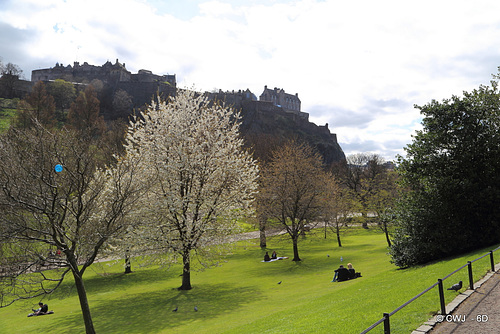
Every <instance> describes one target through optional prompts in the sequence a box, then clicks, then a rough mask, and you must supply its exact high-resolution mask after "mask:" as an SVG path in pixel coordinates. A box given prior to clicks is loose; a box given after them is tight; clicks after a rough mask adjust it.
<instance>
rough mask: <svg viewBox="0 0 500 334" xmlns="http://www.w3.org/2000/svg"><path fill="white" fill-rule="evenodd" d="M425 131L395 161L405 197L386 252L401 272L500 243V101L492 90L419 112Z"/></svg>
mask: <svg viewBox="0 0 500 334" xmlns="http://www.w3.org/2000/svg"><path fill="white" fill-rule="evenodd" d="M417 108H418V109H420V111H421V113H422V114H423V115H424V119H423V121H422V125H423V129H422V130H421V131H418V132H417V134H416V135H415V136H414V139H413V142H412V143H411V144H410V145H408V146H407V147H406V153H407V156H406V158H403V157H399V168H398V172H399V174H400V177H401V184H402V186H403V187H404V188H407V189H409V192H408V193H406V194H404V197H403V198H402V200H401V202H400V203H399V206H398V209H397V210H396V212H395V214H396V220H397V223H398V229H397V230H396V232H395V234H394V242H393V245H392V248H391V251H390V253H391V256H392V259H393V261H394V262H395V263H396V264H397V265H398V266H401V267H406V266H411V265H414V264H418V263H425V262H428V261H430V260H433V259H437V258H441V257H444V256H450V255H454V254H458V253H462V252H465V251H469V250H472V249H477V248H479V247H483V246H486V245H490V244H492V243H495V242H498V241H499V240H500V208H499V206H498V202H499V201H500V174H498V170H500V133H499V125H500V100H499V92H498V89H497V82H496V81H492V86H491V87H489V86H481V87H479V89H476V90H473V91H472V92H464V94H463V97H458V96H453V97H452V98H451V99H446V100H443V101H442V102H437V101H432V102H431V103H429V104H427V105H424V106H417Z"/></svg>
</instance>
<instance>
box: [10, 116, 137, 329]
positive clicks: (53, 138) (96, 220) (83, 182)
mask: <svg viewBox="0 0 500 334" xmlns="http://www.w3.org/2000/svg"><path fill="white" fill-rule="evenodd" d="M31 122H32V124H33V125H32V126H31V127H30V128H26V129H16V128H11V129H10V131H9V132H8V133H6V134H5V135H3V136H1V137H0V148H1V149H0V189H1V191H0V213H1V214H0V245H2V246H1V248H2V251H4V252H6V253H7V254H8V256H5V257H2V268H3V269H4V270H5V271H4V274H3V275H2V277H1V279H0V293H1V294H2V296H1V297H0V300H1V302H2V304H1V305H0V306H7V305H10V304H11V303H13V302H14V301H16V300H20V299H27V298H35V297H38V296H41V295H44V294H47V293H51V292H52V291H53V290H54V289H56V288H57V287H58V286H59V285H60V284H61V282H62V281H63V280H64V278H65V276H66V275H67V274H68V273H70V274H72V276H73V278H74V283H75V287H76V289H77V291H78V296H79V299H80V303H81V310H82V313H83V318H84V321H85V325H86V328H87V332H88V333H91V332H93V325H92V318H91V315H90V308H89V305H88V301H87V295H86V291H85V286H84V283H83V274H84V272H85V271H86V269H87V268H88V267H89V266H90V265H91V264H92V263H93V262H94V261H95V259H96V258H97V256H98V254H99V251H100V249H101V247H103V245H104V244H105V243H106V242H107V240H108V239H109V238H110V237H111V236H113V235H115V234H117V233H119V232H120V231H121V230H122V229H124V228H125V226H126V223H127V221H126V220H125V219H124V215H125V214H127V212H128V211H129V210H131V208H132V204H133V203H134V201H135V200H136V198H137V196H138V187H137V186H136V183H135V182H134V180H135V178H134V176H135V174H134V173H135V169H134V166H133V163H132V162H133V160H127V161H126V162H122V161H119V162H118V163H117V164H116V165H115V166H113V167H109V168H107V169H103V168H99V167H98V166H99V165H101V163H102V162H101V160H100V155H99V152H100V151H101V150H102V146H103V145H104V143H103V141H100V140H98V139H96V138H95V139H93V138H92V137H90V136H83V135H81V134H77V133H76V132H75V131H71V130H67V129H62V130H54V129H48V128H45V127H44V126H42V125H41V124H40V123H39V122H37V120H36V119H33V120H32V121H31ZM56 164H61V165H62V166H63V170H62V171H60V172H56V171H55V170H54V166H56ZM58 251H59V252H60V253H59V254H58ZM45 268H48V269H54V271H50V272H46V271H45V270H44V269H45ZM27 274H29V275H27Z"/></svg>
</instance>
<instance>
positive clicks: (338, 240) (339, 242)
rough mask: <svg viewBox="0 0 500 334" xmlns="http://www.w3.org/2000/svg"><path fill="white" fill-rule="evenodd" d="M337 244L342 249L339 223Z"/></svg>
mask: <svg viewBox="0 0 500 334" xmlns="http://www.w3.org/2000/svg"><path fill="white" fill-rule="evenodd" d="M337 242H338V244H339V247H342V242H341V241H340V228H339V224H338V223H337Z"/></svg>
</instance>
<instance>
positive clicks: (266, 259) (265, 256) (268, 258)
mask: <svg viewBox="0 0 500 334" xmlns="http://www.w3.org/2000/svg"><path fill="white" fill-rule="evenodd" d="M269 261H271V258H270V257H269V252H266V255H264V262H269Z"/></svg>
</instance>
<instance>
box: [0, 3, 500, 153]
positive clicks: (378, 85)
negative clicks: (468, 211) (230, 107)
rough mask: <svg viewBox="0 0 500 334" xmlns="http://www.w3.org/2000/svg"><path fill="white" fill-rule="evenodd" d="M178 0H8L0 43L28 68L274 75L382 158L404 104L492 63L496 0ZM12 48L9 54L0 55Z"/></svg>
mask: <svg viewBox="0 0 500 334" xmlns="http://www.w3.org/2000/svg"><path fill="white" fill-rule="evenodd" d="M182 3H183V6H180V5H179V3H178V2H176V1H173V0H168V1H158V0H106V1H103V0H89V1H80V0H67V1H63V0H50V1H38V0H37V1H35V0H16V1H10V2H8V3H7V4H6V5H5V6H4V7H3V9H0V24H1V25H2V27H6V28H8V29H5V30H4V31H9V33H10V34H11V35H9V36H1V41H2V42H4V41H5V42H4V43H1V45H0V55H2V56H4V59H3V60H4V61H11V62H14V63H17V64H19V65H21V66H22V67H23V69H24V70H25V73H26V76H27V77H29V73H30V72H31V70H32V69H35V68H39V67H47V66H53V65H54V64H55V62H61V63H63V64H69V63H72V62H73V61H75V60H77V61H80V62H83V61H87V62H89V63H91V64H96V65H100V64H103V63H104V62H105V61H106V60H108V59H109V60H111V61H114V60H115V59H116V58H119V59H120V61H121V62H126V65H127V68H128V69H129V70H131V71H132V72H136V71H137V70H139V69H142V68H145V69H149V70H152V71H153V72H155V73H169V74H173V73H175V74H177V78H178V81H179V82H180V85H186V86H191V85H192V84H195V85H196V87H198V88H199V89H206V90H211V89H213V88H220V89H224V90H232V89H245V88H250V89H251V90H252V91H253V92H254V93H255V94H256V95H257V96H258V95H260V93H261V91H262V89H263V86H264V85H269V86H271V87H275V86H276V87H282V88H284V89H285V90H286V91H287V92H290V93H299V97H300V98H301V101H302V107H303V110H304V111H306V112H309V113H310V119H311V120H312V121H314V122H316V123H317V124H320V125H321V124H324V123H329V128H330V129H331V131H332V132H336V133H337V137H338V140H339V142H340V144H341V146H342V147H343V148H344V150H345V151H346V153H347V154H349V153H350V150H351V149H352V150H353V152H354V151H356V150H362V149H363V147H362V145H364V146H365V147H366V151H373V150H379V151H380V153H383V155H384V156H385V157H386V158H390V156H391V155H392V156H393V155H394V154H395V153H394V152H400V153H402V148H403V146H404V145H405V144H407V143H409V142H410V141H411V134H412V133H413V132H414V130H415V128H416V127H418V126H419V125H418V123H419V120H420V116H419V114H418V111H417V110H415V109H414V108H413V105H414V104H425V103H427V102H429V101H430V100H432V99H438V100H440V99H442V98H448V97H450V96H451V95H452V94H460V93H461V92H462V91H463V90H471V89H473V88H475V87H477V86H478V85H479V84H480V83H487V82H488V81H489V79H490V74H491V73H493V72H495V71H496V68H497V66H498V65H500V64H499V61H498V59H500V57H499V55H500V43H499V41H500V18H498V15H497V13H498V12H499V9H500V8H499V7H500V3H498V2H496V1H487V2H483V3H481V6H479V5H478V4H477V3H472V2H470V1H464V0H460V1H438V2H436V1H432V2H431V1H428V0H424V1H420V2H414V3H409V2H402V1H397V0H392V1H368V0H366V1H363V0H360V1H357V2H349V1H338V0H326V1H319V0H295V1H285V0H282V1H263V0H262V1H261V0H251V1H243V0H237V1H226V0H216V1H201V0H185V1H183V2H182ZM11 36H12V37H11ZM20 36H21V37H22V38H19V37H20ZM12 50H15V52H16V53H17V59H5V56H6V55H9V56H10V57H12V55H13V51H12ZM21 50H22V51H21ZM360 145H361V146H360Z"/></svg>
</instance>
